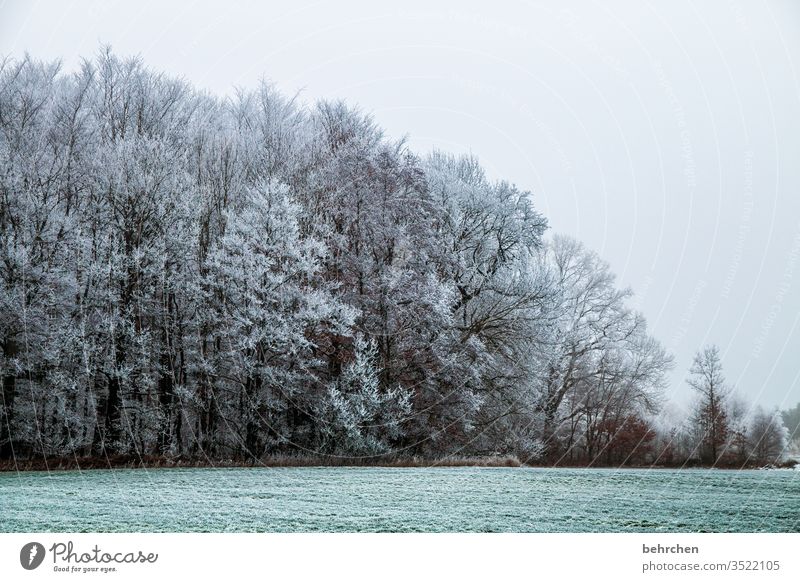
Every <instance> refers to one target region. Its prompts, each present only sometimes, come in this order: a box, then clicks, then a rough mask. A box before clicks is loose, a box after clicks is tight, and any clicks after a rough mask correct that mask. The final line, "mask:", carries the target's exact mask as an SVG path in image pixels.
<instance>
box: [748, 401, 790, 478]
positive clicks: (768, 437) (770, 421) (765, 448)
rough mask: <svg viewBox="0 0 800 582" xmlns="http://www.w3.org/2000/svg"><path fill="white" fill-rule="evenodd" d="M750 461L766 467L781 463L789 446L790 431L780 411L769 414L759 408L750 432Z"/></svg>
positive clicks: (755, 412)
mask: <svg viewBox="0 0 800 582" xmlns="http://www.w3.org/2000/svg"><path fill="white" fill-rule="evenodd" d="M747 440H748V444H749V446H750V460H752V461H754V462H756V463H758V464H761V465H764V464H772V463H777V462H780V461H781V459H782V457H783V456H784V454H785V453H786V447H787V446H788V444H789V431H788V430H787V428H786V426H785V425H784V423H783V418H782V417H781V414H780V411H778V410H777V409H775V410H773V411H770V412H767V411H765V410H764V409H763V408H761V407H760V406H757V407H756V409H755V411H754V412H753V415H752V418H751V420H750V427H749V431H748V439H747Z"/></svg>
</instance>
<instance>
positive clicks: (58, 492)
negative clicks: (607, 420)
mask: <svg viewBox="0 0 800 582" xmlns="http://www.w3.org/2000/svg"><path fill="white" fill-rule="evenodd" d="M0 531H4V532H9V531H129V532H130V531H133V532H139V531H454V532H461V531H481V532H483V531H485V532H491V531H520V532H529V531H540V532H559V531H580V532H592V531H600V532H606V531H722V532H732V531H748V532H749V531H771V532H788V531H794V532H797V531H800V475H798V474H797V472H796V471H708V470H683V471H672V470H623V471H615V470H611V469H555V470H552V469H477V468H424V469H386V468H287V469H158V470H116V471H84V472H54V473H50V474H48V473H45V472H35V473H20V474H14V473H4V474H0Z"/></svg>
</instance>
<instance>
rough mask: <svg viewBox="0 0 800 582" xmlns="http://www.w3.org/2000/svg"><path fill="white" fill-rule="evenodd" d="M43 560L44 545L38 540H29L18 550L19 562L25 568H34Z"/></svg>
mask: <svg viewBox="0 0 800 582" xmlns="http://www.w3.org/2000/svg"><path fill="white" fill-rule="evenodd" d="M43 561H44V546H43V545H42V544H40V543H39V542H30V543H27V544H25V545H24V546H22V549H21V550H20V551H19V563H20V564H22V567H23V568H25V569H26V570H35V569H36V568H38V567H39V566H41V564H42V562H43Z"/></svg>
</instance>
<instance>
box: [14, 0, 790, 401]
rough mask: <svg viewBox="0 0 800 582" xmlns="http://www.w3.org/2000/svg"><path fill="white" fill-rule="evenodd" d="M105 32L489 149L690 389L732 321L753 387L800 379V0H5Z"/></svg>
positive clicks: (80, 41)
mask: <svg viewBox="0 0 800 582" xmlns="http://www.w3.org/2000/svg"><path fill="white" fill-rule="evenodd" d="M490 4H491V5H490ZM101 43H109V44H111V45H112V47H113V48H114V50H115V52H117V53H118V54H120V55H134V54H139V55H141V56H142V57H143V58H144V60H145V62H146V63H147V64H148V65H149V66H151V67H153V68H155V69H159V70H163V71H167V72H169V73H172V74H175V75H180V76H182V77H184V78H186V79H187V80H189V81H191V82H193V83H194V84H195V85H196V86H198V87H201V88H205V89H207V90H209V91H211V92H214V93H217V94H224V93H230V92H231V91H232V90H233V88H234V87H236V86H242V87H252V86H254V85H255V84H256V83H257V82H258V81H259V79H260V78H262V77H265V78H267V79H269V80H271V81H273V82H274V83H275V84H276V85H277V86H278V87H279V88H281V89H282V90H283V91H284V92H286V93H287V94H292V93H295V92H297V91H302V98H303V99H305V100H308V101H312V100H314V99H317V98H322V97H326V98H339V97H340V98H345V99H347V100H348V101H350V102H352V103H357V104H359V105H360V106H361V107H362V108H363V109H364V110H366V111H369V112H372V113H373V114H374V115H375V117H376V119H377V120H378V122H379V123H380V124H381V125H382V126H383V127H384V128H386V130H387V133H388V134H389V135H392V136H397V137H400V136H403V135H405V134H408V136H409V141H410V144H411V145H412V147H413V148H414V149H416V150H417V151H420V152H424V151H427V150H429V149H431V148H433V147H437V148H442V149H446V150H449V151H453V152H473V153H474V154H476V155H478V156H479V157H480V159H481V160H482V161H483V163H484V165H485V166H486V167H487V169H488V171H489V173H490V175H491V176H492V177H494V178H507V179H509V180H511V181H514V182H516V183H517V184H518V185H520V186H521V187H523V188H525V189H529V190H531V191H532V192H533V193H534V200H535V203H536V204H537V205H538V207H539V208H540V209H541V210H543V211H544V212H545V213H546V215H547V217H548V219H549V220H550V223H551V225H552V229H553V231H556V232H563V233H567V234H571V235H574V236H576V237H578V238H580V239H581V240H583V241H584V242H586V243H587V244H588V245H589V246H590V247H592V248H594V249H596V250H597V251H598V252H599V253H600V254H601V255H602V256H603V257H604V258H605V259H606V260H608V261H609V262H610V263H611V264H612V266H613V268H614V270H615V271H616V272H617V273H618V275H619V277H620V280H621V282H622V284H624V285H629V286H631V287H632V288H633V290H634V291H635V293H636V299H635V302H634V303H635V306H636V307H637V308H639V309H640V310H642V311H643V312H644V313H645V315H646V316H647V319H648V321H649V325H650V328H651V330H652V332H653V333H654V334H655V335H656V336H657V337H658V338H659V339H661V340H662V342H663V343H664V344H665V345H666V346H667V348H668V349H670V350H671V351H672V352H673V353H674V354H675V356H676V364H677V365H676V368H675V371H674V372H673V373H672V376H671V379H672V386H671V389H670V390H671V395H672V396H673V397H674V398H675V399H677V400H678V401H685V399H686V396H687V393H688V392H687V388H686V386H685V382H684V379H685V377H686V370H687V369H688V367H689V365H690V363H691V358H692V354H693V352H694V351H695V350H696V349H697V348H698V347H700V346H701V345H702V344H705V343H712V342H713V343H717V344H719V346H720V348H721V351H722V353H723V356H724V359H723V363H724V366H725V369H726V375H727V377H728V380H729V381H730V382H731V383H732V384H735V386H736V388H737V390H738V391H739V392H741V393H742V394H744V395H746V396H747V397H748V398H750V399H752V400H758V401H760V402H761V403H763V404H765V405H768V406H773V405H779V406H781V407H783V408H785V407H788V406H790V405H794V404H795V403H796V402H797V401H799V400H800V281H798V279H800V77H799V75H800V3H797V2H794V1H792V0H777V1H745V0H730V1H721V0H720V1H703V2H700V1H696V2H685V1H680V0H679V1H674V0H669V1H663V2H654V1H650V2H643V1H641V0H636V1H611V2H607V1H603V2H600V1H599V0H598V1H597V2H569V3H567V2H556V1H553V2H523V1H510V2H505V3H488V2H464V1H460V2H455V1H454V2H432V1H431V0H428V1H427V2H425V1H416V0H403V1H398V2H383V3H378V2H374V1H373V2H368V1H364V2H356V1H347V2H335V3H333V2H331V3H324V2H308V1H304V0H293V1H287V2H241V3H235V2H220V3H219V4H215V3H211V2H164V1H162V0H159V1H152V2H138V3H134V2H127V3H123V2H69V1H61V2H54V1H53V2H49V1H42V2H24V1H22V0H19V1H17V0H14V1H5V2H2V3H0V53H1V54H3V55H6V56H12V57H17V56H21V55H22V54H23V53H24V52H25V51H27V52H29V53H30V54H31V55H33V56H35V57H38V58H45V59H56V58H60V59H62V60H63V62H64V65H65V67H66V68H67V69H68V70H69V69H74V68H75V67H76V66H77V63H78V62H79V59H80V58H81V57H92V56H93V55H94V54H95V53H96V52H97V51H98V48H99V46H100V44H101Z"/></svg>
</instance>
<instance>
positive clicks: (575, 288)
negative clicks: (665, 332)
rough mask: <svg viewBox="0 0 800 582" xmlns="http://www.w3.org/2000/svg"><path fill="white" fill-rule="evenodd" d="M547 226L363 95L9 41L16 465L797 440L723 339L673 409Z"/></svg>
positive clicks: (2, 150) (630, 334) (584, 459)
mask: <svg viewBox="0 0 800 582" xmlns="http://www.w3.org/2000/svg"><path fill="white" fill-rule="evenodd" d="M546 230H547V220H546V218H545V217H544V216H543V215H542V214H541V213H540V212H539V211H538V210H537V209H536V208H535V206H534V204H533V199H532V196H531V195H530V193H529V192H526V191H523V190H520V189H518V188H517V187H516V186H514V185H513V184H510V183H508V182H504V181H499V182H495V181H491V180H489V179H488V178H487V176H486V175H485V173H484V171H483V169H482V168H481V166H480V165H479V163H478V162H477V161H476V160H475V159H474V158H473V157H470V156H462V157H456V156H452V155H448V154H446V153H443V152H433V153H431V154H429V155H427V156H418V155H416V154H414V153H413V152H412V151H410V150H409V148H408V147H407V146H406V144H405V143H404V142H403V141H402V140H395V139H391V138H389V137H387V136H385V135H384V134H383V132H382V131H381V129H380V128H379V127H378V126H377V125H376V123H375V122H374V120H373V119H372V118H371V117H370V116H369V115H365V114H364V113H362V112H360V111H359V110H358V109H356V108H353V107H350V106H348V105H347V104H345V103H343V102H331V101H322V102H319V103H316V104H314V105H310V106H309V105H304V104H301V103H299V102H298V101H297V99H290V98H286V97H284V96H283V95H281V94H279V93H278V92H277V91H276V90H275V89H274V88H273V87H272V86H270V85H269V84H267V83H262V84H261V85H260V86H259V87H258V88H257V89H256V90H253V91H239V92H237V93H236V95H235V96H234V97H232V98H228V99H220V98H217V97H214V96H211V95H208V94H206V93H203V92H201V91H198V90H196V89H194V88H192V87H191V86H190V85H189V84H188V83H186V82H184V81H182V80H179V79H174V78H170V77H168V76H165V75H163V74H159V73H157V72H153V71H151V70H149V69H147V68H146V67H145V66H144V65H143V64H142V62H141V61H140V60H138V59H121V58H119V57H117V56H116V55H114V54H113V53H112V52H111V51H110V50H103V51H101V52H100V54H99V55H98V56H97V57H95V58H94V59H92V60H87V61H85V62H83V64H82V66H81V67H80V70H79V71H77V72H74V73H64V72H62V71H61V69H60V66H59V64H58V63H45V62H39V61H36V60H34V59H31V58H28V57H25V58H23V59H21V60H13V59H6V60H4V61H2V63H1V64H0V349H1V350H2V351H1V357H0V375H2V402H0V404H2V409H1V410H0V413H1V416H0V460H16V459H30V458H37V457H62V458H65V457H90V456H102V457H108V458H112V457H118V456H137V457H144V456H151V457H158V458H164V459H181V458H188V459H206V460H220V459H233V460H241V461H253V462H258V461H260V460H263V459H264V458H266V457H269V456H275V455H296V456H302V455H306V456H316V457H318V458H321V457H324V458H327V459H331V460H333V459H350V460H353V459H355V460H362V461H364V462H370V461H374V460H380V459H388V458H403V457H408V458H411V457H421V458H427V459H441V458H445V457H447V456H467V455H471V456H487V455H488V456H492V455H507V456H514V457H516V458H518V459H520V460H521V461H522V462H542V463H574V464H624V463H628V464H644V463H670V464H674V463H683V462H686V461H687V460H689V459H691V458H698V459H700V460H702V462H707V463H719V462H721V460H722V459H725V462H727V461H728V460H730V459H731V458H732V457H731V455H732V454H734V452H735V456H736V460H737V462H739V461H741V462H742V463H748V462H751V461H752V460H753V459H757V460H758V462H767V461H775V460H777V459H778V458H779V457H780V455H781V454H782V452H783V449H784V448H785V440H786V437H787V435H786V429H785V427H784V426H783V422H782V420H781V419H780V415H775V414H772V415H770V414H767V413H763V412H761V413H758V414H755V415H754V414H752V413H750V411H749V407H746V406H744V405H741V406H738V408H737V407H733V408H731V402H730V398H728V396H729V395H728V392H727V389H724V388H723V384H722V380H720V378H721V375H718V374H717V373H718V371H717V370H716V368H715V366H717V365H718V364H719V357H718V353H717V352H714V351H713V349H712V350H711V352H713V353H711V352H708V351H704V352H702V353H701V355H699V356H698V359H697V360H696V361H695V366H693V368H692V386H693V387H694V388H695V389H696V391H697V393H698V409H697V412H696V414H695V416H694V417H693V419H692V422H690V423H687V424H686V425H685V426H681V427H668V428H665V427H662V426H659V424H658V423H657V422H656V420H655V419H656V415H657V413H658V411H659V408H660V406H661V404H662V400H663V390H664V385H665V374H666V372H667V371H668V370H669V369H670V368H671V366H672V365H673V360H672V357H671V356H670V355H669V354H668V353H667V352H666V350H665V349H664V348H663V346H662V345H661V344H660V343H659V342H658V341H657V340H656V339H655V338H653V337H652V336H651V335H650V334H649V333H648V330H647V326H646V322H645V320H644V318H643V317H642V315H641V314H639V313H637V312H636V311H635V310H634V309H632V308H631V307H630V306H629V299H630V295H631V293H630V290H627V289H622V288H620V287H619V286H618V285H617V283H616V280H615V276H614V274H613V273H612V272H611V270H610V268H609V266H608V264H607V263H605V262H604V261H603V260H601V259H600V257H599V256H598V255H597V254H596V253H595V252H593V251H591V250H590V249H587V248H586V247H585V246H584V245H583V244H581V243H580V242H578V241H576V240H574V239H571V238H569V237H564V236H558V235H555V236H547V237H546V236H545V233H546ZM715 354H716V355H715ZM759 415H760V416H759ZM765 427H766V428H765ZM767 433H769V435H772V436H770V438H769V439H766V437H765V436H764V435H766V434H767ZM773 433H774V434H773ZM775 435H777V436H775ZM773 436H775V438H772V437H773ZM776 439H777V440H776ZM767 442H769V443H771V444H769V445H767V444H765V443H767Z"/></svg>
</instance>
